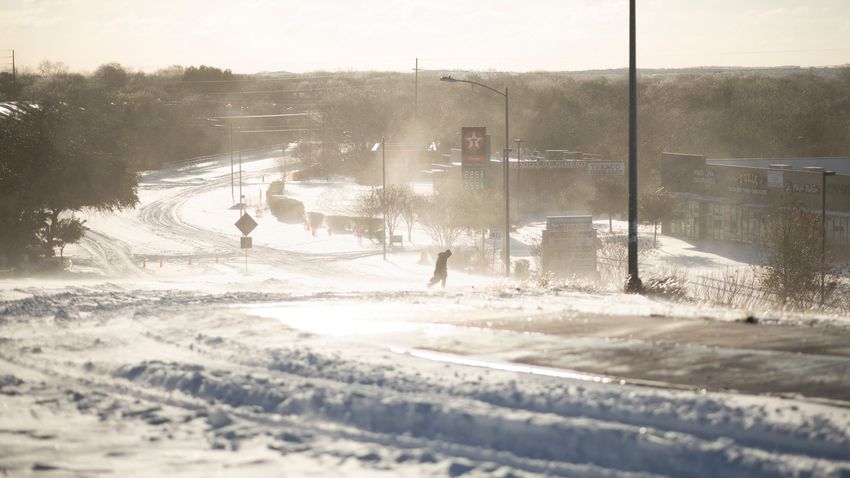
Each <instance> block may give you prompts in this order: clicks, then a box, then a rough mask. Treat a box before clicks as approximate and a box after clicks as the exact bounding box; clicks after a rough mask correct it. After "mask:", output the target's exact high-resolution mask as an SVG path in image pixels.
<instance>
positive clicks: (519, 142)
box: [514, 138, 522, 218]
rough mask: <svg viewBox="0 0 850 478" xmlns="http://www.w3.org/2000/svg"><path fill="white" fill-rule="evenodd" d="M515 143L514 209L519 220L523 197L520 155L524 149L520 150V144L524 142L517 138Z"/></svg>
mask: <svg viewBox="0 0 850 478" xmlns="http://www.w3.org/2000/svg"><path fill="white" fill-rule="evenodd" d="M514 142H515V143H516V206H515V207H514V209H515V210H516V215H517V218H519V198H520V196H521V194H520V192H519V176H520V171H521V168H520V166H521V165H522V158H521V155H520V153H522V149H520V144H521V143H522V140H521V139H519V138H516V139H514Z"/></svg>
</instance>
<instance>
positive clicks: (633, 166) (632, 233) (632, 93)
mask: <svg viewBox="0 0 850 478" xmlns="http://www.w3.org/2000/svg"><path fill="white" fill-rule="evenodd" d="M637 255H638V233H637V54H636V45H635V0H630V1H629V255H628V259H629V276H628V283H627V284H626V292H633V293H639V292H640V291H641V289H642V285H641V282H640V278H639V277H638V260H637Z"/></svg>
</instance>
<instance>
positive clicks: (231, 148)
mask: <svg viewBox="0 0 850 478" xmlns="http://www.w3.org/2000/svg"><path fill="white" fill-rule="evenodd" d="M230 201H231V202H233V203H236V197H235V193H234V192H233V121H232V120H231V121H230Z"/></svg>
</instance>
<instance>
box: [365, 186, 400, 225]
mask: <svg viewBox="0 0 850 478" xmlns="http://www.w3.org/2000/svg"><path fill="white" fill-rule="evenodd" d="M405 195H406V189H405V188H403V187H401V186H396V185H390V186H387V189H386V191H382V190H380V189H377V188H373V189H371V190H369V191H368V192H366V193H363V194H361V195H360V196H359V197H358V198H357V206H356V208H357V212H358V213H359V214H360V215H361V216H365V217H369V218H377V217H381V216H383V215H386V217H385V219H386V224H387V233H388V234H389V235H390V236H392V235H393V234H394V233H395V230H396V229H397V228H398V225H399V223H400V222H401V219H402V209H403V208H404V202H405Z"/></svg>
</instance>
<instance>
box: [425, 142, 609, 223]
mask: <svg viewBox="0 0 850 478" xmlns="http://www.w3.org/2000/svg"><path fill="white" fill-rule="evenodd" d="M460 160H461V157H460V150H455V149H452V150H451V154H450V155H449V156H448V157H445V158H444V161H443V163H442V164H434V165H432V169H431V170H430V171H429V173H430V174H431V175H432V177H433V179H434V190H435V191H438V192H439V191H447V190H453V189H454V190H458V189H462V188H463V184H464V178H463V174H464V171H463V168H462V167H461V161H460ZM509 167H510V169H509V174H510V178H509V184H510V189H511V190H510V194H511V202H512V203H513V204H517V201H521V203H522V205H521V209H522V211H523V212H526V213H527V212H536V213H540V212H547V213H559V214H562V213H564V212H566V211H565V210H564V209H563V205H561V204H558V203H557V201H556V198H558V197H559V195H562V194H563V193H564V192H565V191H568V190H569V189H575V188H582V187H587V185H588V177H589V176H593V177H594V178H596V177H601V176H617V177H621V178H622V177H623V176H624V174H625V163H624V162H623V161H609V160H606V159H604V158H603V157H602V156H601V155H599V154H593V153H584V152H581V151H569V150H547V151H544V152H543V153H541V154H536V155H533V156H530V157H525V158H523V159H521V160H518V159H517V158H511V159H510V162H509ZM476 174H481V175H483V178H480V179H481V180H482V181H483V183H484V187H483V189H486V190H489V191H492V192H493V193H494V194H497V195H498V196H496V197H501V194H502V190H503V184H504V183H503V180H504V179H503V178H504V167H503V161H502V158H501V155H499V157H498V158H496V157H491V159H490V161H488V162H487V163H486V164H484V165H483V168H482V172H481V173H476ZM476 179H478V178H476ZM584 206H585V205H584V204H582V205H579V206H577V207H576V208H574V209H572V212H577V211H583V210H586V209H585V207H584Z"/></svg>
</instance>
